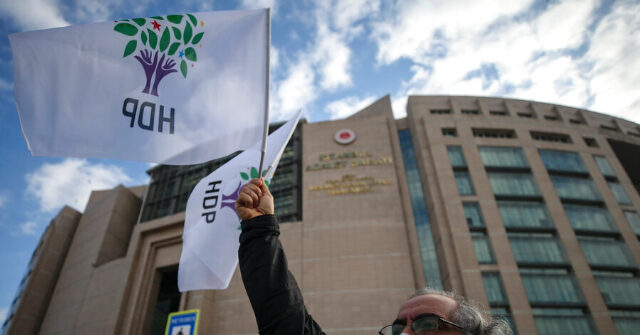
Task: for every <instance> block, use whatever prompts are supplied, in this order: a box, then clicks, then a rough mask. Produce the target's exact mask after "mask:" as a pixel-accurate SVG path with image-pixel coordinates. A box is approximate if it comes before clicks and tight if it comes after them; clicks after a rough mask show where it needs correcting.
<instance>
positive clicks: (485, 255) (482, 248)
mask: <svg viewBox="0 0 640 335" xmlns="http://www.w3.org/2000/svg"><path fill="white" fill-rule="evenodd" d="M471 239H472V241H473V249H474V250H475V252H476V257H478V263H480V264H495V263H496V258H495V256H494V255H493V251H492V250H491V242H489V236H487V235H486V234H485V233H483V232H471Z"/></svg>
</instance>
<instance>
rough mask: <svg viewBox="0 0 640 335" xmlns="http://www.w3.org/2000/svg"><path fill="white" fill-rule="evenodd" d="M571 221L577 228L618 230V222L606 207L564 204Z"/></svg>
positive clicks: (574, 227) (572, 225)
mask: <svg viewBox="0 0 640 335" xmlns="http://www.w3.org/2000/svg"><path fill="white" fill-rule="evenodd" d="M564 211H565V212H566V213H567V217H569V223H570V224H571V227H573V229H575V230H588V231H608V232H617V231H618V229H617V228H616V224H615V222H614V221H613V218H612V217H611V214H610V213H609V211H608V210H607V209H606V208H602V207H596V206H584V205H573V204H564Z"/></svg>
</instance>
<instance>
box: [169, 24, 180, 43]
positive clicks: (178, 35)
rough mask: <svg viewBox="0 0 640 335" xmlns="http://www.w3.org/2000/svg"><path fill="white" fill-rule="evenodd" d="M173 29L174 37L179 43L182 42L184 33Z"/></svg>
mask: <svg viewBox="0 0 640 335" xmlns="http://www.w3.org/2000/svg"><path fill="white" fill-rule="evenodd" d="M171 29H173V37H175V38H176V40H178V41H179V40H181V39H182V32H181V31H180V29H178V28H177V27H172V28H171Z"/></svg>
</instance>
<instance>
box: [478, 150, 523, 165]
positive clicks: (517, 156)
mask: <svg viewBox="0 0 640 335" xmlns="http://www.w3.org/2000/svg"><path fill="white" fill-rule="evenodd" d="M478 150H479V151H480V157H481V158H482V162H483V163H484V166H486V167H510V168H528V167H529V162H527V158H526V157H525V156H524V153H523V152H522V149H520V148H511V147H479V148H478Z"/></svg>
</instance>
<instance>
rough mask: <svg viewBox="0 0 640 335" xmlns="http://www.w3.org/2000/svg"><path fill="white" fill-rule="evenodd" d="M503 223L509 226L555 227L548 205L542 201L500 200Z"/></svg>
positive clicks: (499, 206)
mask: <svg viewBox="0 0 640 335" xmlns="http://www.w3.org/2000/svg"><path fill="white" fill-rule="evenodd" d="M498 210H499V211H500V216H501V217H502V223H503V224H504V226H505V227H507V228H554V225H553V222H552V221H551V217H550V216H549V212H548V211H547V207H546V206H545V205H544V204H543V203H540V202H525V201H505V200H503V201H498Z"/></svg>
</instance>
